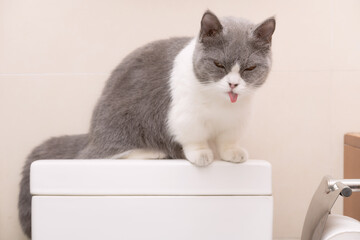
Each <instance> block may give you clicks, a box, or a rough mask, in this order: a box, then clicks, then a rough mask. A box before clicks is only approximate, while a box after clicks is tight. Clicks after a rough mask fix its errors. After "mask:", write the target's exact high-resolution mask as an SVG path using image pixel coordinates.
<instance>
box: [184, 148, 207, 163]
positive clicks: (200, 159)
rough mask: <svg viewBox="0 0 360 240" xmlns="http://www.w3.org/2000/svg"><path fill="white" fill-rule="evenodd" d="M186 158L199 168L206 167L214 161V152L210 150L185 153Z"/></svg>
mask: <svg viewBox="0 0 360 240" xmlns="http://www.w3.org/2000/svg"><path fill="white" fill-rule="evenodd" d="M185 156H186V158H187V160H189V162H191V163H192V164H194V165H196V166H198V167H205V166H207V165H209V164H210V163H212V162H213V161H214V155H213V152H212V151H211V149H208V148H205V149H197V150H189V151H185Z"/></svg>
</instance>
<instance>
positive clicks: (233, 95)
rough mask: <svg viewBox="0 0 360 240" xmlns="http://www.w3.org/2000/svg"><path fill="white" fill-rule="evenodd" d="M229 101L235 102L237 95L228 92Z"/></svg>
mask: <svg viewBox="0 0 360 240" xmlns="http://www.w3.org/2000/svg"><path fill="white" fill-rule="evenodd" d="M229 97H230V101H231V102H232V103H234V102H236V100H237V97H238V95H237V94H236V93H234V92H229Z"/></svg>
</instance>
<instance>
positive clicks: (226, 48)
mask: <svg viewBox="0 0 360 240" xmlns="http://www.w3.org/2000/svg"><path fill="white" fill-rule="evenodd" d="M274 30H275V19H274V18H268V19H267V20H265V21H264V22H262V23H260V24H257V25H255V24H253V23H251V22H249V21H247V20H244V19H238V18H233V17H225V18H221V19H219V18H218V17H217V16H216V15H215V14H214V13H212V12H211V11H209V10H208V11H206V12H205V13H204V14H203V16H202V19H201V24H200V33H199V34H198V36H196V37H194V38H190V37H181V38H171V39H167V40H160V41H156V42H152V43H150V44H147V45H145V46H143V47H141V48H138V49H137V50H135V51H134V52H132V53H131V54H130V55H128V56H127V57H126V58H125V59H124V60H123V61H122V62H121V64H120V65H119V66H118V67H117V68H116V69H115V70H114V71H113V72H112V74H111V76H110V78H109V79H108V81H107V83H106V85H105V87H104V90H103V92H102V94H101V97H100V99H99V101H98V102H97V105H96V107H95V110H94V112H93V116H92V120H91V126H90V131H89V133H88V134H81V135H74V136H62V137H56V138H51V139H49V140H47V141H45V142H44V143H43V144H41V145H40V146H38V147H36V148H35V149H34V150H33V151H32V152H31V153H30V155H29V156H28V158H27V161H26V163H25V166H24V168H23V172H22V180H21V183H20V194H19V203H18V208H19V217H20V222H21V225H22V229H23V231H24V232H25V234H26V235H27V236H29V237H30V235H31V195H30V191H29V174H30V173H29V170H30V165H31V163H32V162H33V161H35V160H39V159H94V158H153V159H154V158H155V159H156V158H186V159H187V160H189V161H190V162H191V163H193V164H194V165H196V166H206V165H209V164H210V163H211V162H212V161H213V160H214V158H216V157H217V156H218V157H219V158H220V159H221V160H225V161H230V162H236V163H239V162H243V161H245V160H246V159H247V157H248V155H247V152H246V151H245V150H244V149H243V148H241V147H240V146H239V142H238V139H240V137H241V133H242V132H243V129H244V126H245V125H246V122H247V119H248V116H249V112H250V110H251V102H252V98H253V95H254V94H253V93H254V92H255V90H256V89H257V88H259V87H260V86H261V85H262V84H263V83H264V82H265V80H266V78H267V76H268V73H269V71H270V68H271V63H272V60H271V39H272V35H273V33H274Z"/></svg>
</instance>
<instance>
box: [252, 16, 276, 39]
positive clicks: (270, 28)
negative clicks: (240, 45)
mask: <svg viewBox="0 0 360 240" xmlns="http://www.w3.org/2000/svg"><path fill="white" fill-rule="evenodd" d="M275 26H276V21H275V18H274V17H271V18H268V19H266V20H265V21H264V22H262V23H260V24H259V25H257V26H256V27H255V30H254V31H253V36H254V37H255V38H256V39H257V40H259V41H261V42H263V43H266V44H271V38H272V35H273V33H274V31H275Z"/></svg>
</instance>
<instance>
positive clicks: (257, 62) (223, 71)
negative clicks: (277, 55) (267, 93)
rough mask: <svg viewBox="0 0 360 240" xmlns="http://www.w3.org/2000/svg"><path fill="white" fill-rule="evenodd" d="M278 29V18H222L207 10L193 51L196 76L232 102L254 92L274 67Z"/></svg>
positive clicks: (209, 87)
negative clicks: (273, 44) (252, 20)
mask: <svg viewBox="0 0 360 240" xmlns="http://www.w3.org/2000/svg"><path fill="white" fill-rule="evenodd" d="M274 30H275V19H274V18H269V19H267V20H265V21H264V22H262V23H260V24H257V25H256V24H252V23H250V22H248V21H246V20H244V19H238V18H232V17H226V18H222V19H218V18H217V17H216V16H215V14H213V13H212V12H210V11H206V12H205V13H204V15H203V17H202V20H201V30H200V34H199V36H198V38H197V43H196V47H195V51H194V55H193V64H194V72H195V75H196V77H197V78H198V79H199V81H200V82H201V83H202V85H203V86H204V87H206V88H208V89H211V90H213V91H215V92H216V94H219V95H223V96H225V97H227V99H229V100H230V101H231V102H236V100H237V96H238V95H240V96H241V95H245V94H247V93H251V92H252V91H253V90H255V89H256V88H258V87H260V86H261V85H262V84H263V83H264V82H265V80H266V77H267V75H268V73H269V71H270V68H271V37H272V34H273V33H274Z"/></svg>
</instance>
